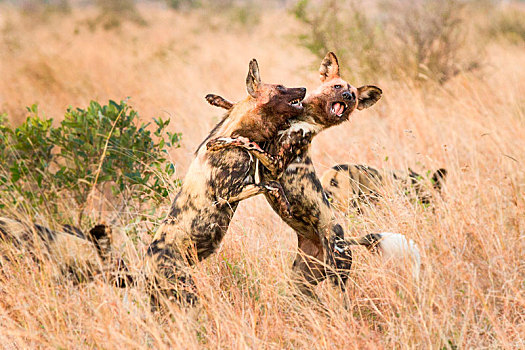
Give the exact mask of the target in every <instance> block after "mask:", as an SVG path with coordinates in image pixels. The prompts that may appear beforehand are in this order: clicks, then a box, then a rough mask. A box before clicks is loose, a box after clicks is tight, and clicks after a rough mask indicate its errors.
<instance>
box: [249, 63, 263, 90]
mask: <svg viewBox="0 0 525 350" xmlns="http://www.w3.org/2000/svg"><path fill="white" fill-rule="evenodd" d="M260 84H261V76H260V75H259V65H258V64H257V60H255V58H254V59H252V60H251V61H250V69H249V70H248V76H247V77H246V89H247V90H248V93H249V94H250V95H251V96H252V97H256V96H257V89H258V88H259V85H260Z"/></svg>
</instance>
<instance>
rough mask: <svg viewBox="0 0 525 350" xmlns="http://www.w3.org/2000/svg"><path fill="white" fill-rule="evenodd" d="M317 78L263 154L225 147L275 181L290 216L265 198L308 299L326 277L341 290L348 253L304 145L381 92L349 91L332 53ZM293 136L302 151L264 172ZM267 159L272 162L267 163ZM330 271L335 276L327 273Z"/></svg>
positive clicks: (212, 98) (215, 98)
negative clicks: (301, 108)
mask: <svg viewBox="0 0 525 350" xmlns="http://www.w3.org/2000/svg"><path fill="white" fill-rule="evenodd" d="M319 73H320V78H321V82H322V84H321V86H319V87H318V88H317V89H316V90H315V91H314V92H312V93H310V94H309V95H308V96H307V97H306V99H305V101H304V105H305V112H304V113H303V114H301V115H300V116H298V117H297V118H295V119H294V120H293V121H292V122H291V126H290V128H288V129H287V130H284V131H282V132H280V133H279V136H278V137H276V138H275V139H273V140H271V141H270V142H267V143H266V144H265V146H264V147H263V148H264V149H265V151H267V153H263V152H261V150H258V149H254V146H253V145H252V144H248V145H245V146H243V145H242V142H240V143H239V142H235V141H232V142H231V143H230V144H231V145H232V146H238V147H245V148H246V149H249V150H250V152H251V153H252V154H253V155H254V156H255V157H258V159H259V160H260V161H261V163H262V164H263V165H264V167H261V173H262V174H261V175H262V179H263V180H265V181H268V180H273V181H275V180H277V181H279V183H280V184H281V186H282V188H283V189H284V193H285V195H286V198H287V199H288V201H289V203H290V206H291V213H292V215H291V216H288V215H286V213H284V212H283V211H282V210H281V209H280V206H279V204H278V202H276V201H275V199H273V198H271V197H270V196H266V198H267V200H268V202H269V203H270V205H271V206H272V208H273V209H274V210H275V211H276V212H277V213H278V214H279V215H280V216H281V218H282V219H283V220H284V221H285V222H286V223H287V224H288V225H289V226H291V227H292V228H293V229H294V230H295V231H296V233H297V237H298V243H299V252H298V254H297V257H296V259H295V261H294V264H293V269H294V271H296V272H297V274H298V275H299V276H300V281H299V284H298V286H299V289H300V290H301V291H302V292H303V293H305V294H307V295H311V296H314V295H315V294H314V293H313V291H312V289H311V287H312V285H315V284H317V283H319V282H320V281H322V280H323V279H325V278H326V277H327V272H328V276H330V277H331V280H332V282H334V283H336V284H338V285H339V286H340V287H341V288H344V283H345V280H346V278H347V277H346V273H347V272H346V271H347V270H349V268H350V265H351V252H350V250H349V249H348V245H347V244H345V241H344V232H343V228H342V227H341V226H340V225H338V224H336V223H335V221H334V215H333V212H332V209H331V206H330V203H329V202H328V199H327V197H326V195H325V194H324V192H323V188H322V186H321V182H320V180H319V178H318V177H317V175H316V173H315V169H314V166H313V164H312V160H311V158H310V154H309V144H310V142H311V140H312V138H313V137H314V136H315V135H317V134H318V133H319V132H321V131H322V130H324V129H326V128H329V127H331V126H335V125H338V124H341V123H342V122H344V121H346V120H348V119H349V117H350V114H351V113H352V112H353V111H354V110H355V109H359V110H361V109H364V108H368V107H370V106H372V105H373V104H374V103H375V102H377V101H378V100H379V99H380V97H381V93H382V91H381V89H379V88H378V87H375V86H367V85H365V86H362V87H360V88H355V87H353V86H351V85H350V84H349V83H347V82H346V81H345V80H343V79H342V78H341V77H340V76H339V64H338V61H337V58H336V56H335V54H333V53H332V52H330V53H328V54H327V55H326V57H325V58H324V59H323V61H322V63H321V66H320V68H319ZM207 99H208V102H210V103H212V104H214V105H217V106H219V107H223V108H228V107H229V106H230V105H231V104H229V103H228V102H227V101H226V100H224V99H222V98H221V97H219V96H213V95H209V96H208V97H207ZM297 131H301V133H302V134H303V138H304V140H306V142H307V144H308V147H306V148H303V149H301V151H300V153H298V154H294V159H293V161H292V162H291V163H290V164H288V165H286V164H285V170H284V172H280V171H274V172H272V171H270V170H271V169H272V166H271V164H272V163H279V162H278V161H276V159H278V158H279V156H281V155H282V154H283V152H282V148H281V145H282V144H286V141H284V140H286V139H287V138H289V136H290V135H291V134H292V133H294V134H295V133H296V132H297ZM304 140H303V142H305V141H304ZM227 144H228V143H227V142H223V143H222V144H220V145H218V146H217V145H215V144H212V145H211V149H221V148H223V147H226V146H227ZM272 155H273V156H275V155H278V157H274V158H273V159H272ZM275 158H276V159H275ZM281 165H282V162H281ZM323 262H324V263H326V264H323ZM326 265H328V266H330V267H331V268H329V269H327V270H328V271H327V270H326V269H325V266H326ZM334 270H335V271H336V272H337V273H336V274H334V273H332V272H333V271H334ZM305 282H306V283H305Z"/></svg>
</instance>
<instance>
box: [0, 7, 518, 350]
mask: <svg viewBox="0 0 525 350" xmlns="http://www.w3.org/2000/svg"><path fill="white" fill-rule="evenodd" d="M328 51H334V52H335V53H336V54H337V55H338V57H339V59H340V61H339V64H340V66H341V68H342V72H341V74H342V76H343V77H344V78H345V79H346V80H347V81H349V82H351V83H352V84H353V85H354V86H361V85H365V84H373V85H377V86H379V87H381V89H382V90H383V97H382V98H381V100H379V101H378V102H377V104H376V105H374V106H373V107H371V108H369V109H366V110H363V111H356V112H355V113H353V114H352V116H351V118H350V121H349V122H346V123H344V124H342V125H340V126H336V127H333V128H331V129H329V130H326V131H324V132H322V133H321V134H320V135H319V136H317V137H316V138H315V139H314V141H313V145H312V154H313V161H314V164H315V168H316V171H317V173H318V175H319V176H320V175H321V174H322V173H323V172H324V171H325V170H327V169H328V168H330V167H331V166H332V165H334V164H337V163H355V164H366V165H369V166H372V167H374V168H378V169H392V170H393V169H401V170H406V169H407V168H409V167H410V168H411V169H413V170H414V171H417V172H418V173H420V174H422V175H423V177H426V176H428V174H430V173H432V172H433V171H435V170H436V169H438V168H446V169H447V170H448V174H447V178H446V185H445V187H444V188H443V191H442V194H441V195H439V194H437V193H434V194H433V198H434V199H433V201H432V203H431V204H430V205H421V204H420V203H415V202H414V201H413V200H411V199H410V196H405V195H404V193H403V192H404V190H403V189H400V188H397V187H396V186H393V185H392V186H386V187H385V188H384V190H383V192H382V198H381V200H380V203H378V204H375V205H371V206H368V207H367V208H365V209H364V210H363V211H362V212H361V213H358V212H355V211H354V212H352V211H351V212H350V213H347V214H346V215H343V214H342V213H340V214H339V215H338V216H339V220H340V222H341V223H343V224H344V225H343V226H344V228H345V234H346V235H347V236H348V237H352V236H361V235H363V234H366V233H371V232H384V231H391V232H399V233H402V234H404V235H406V236H407V237H408V238H410V239H413V240H414V241H415V242H416V243H417V244H418V245H419V247H420V250H421V262H422V266H421V276H420V279H419V281H418V282H416V281H414V280H413V279H411V278H410V277H409V275H408V274H406V273H404V271H402V270H400V269H398V268H394V267H393V266H390V265H385V264H383V263H381V260H380V259H379V258H378V257H377V256H375V255H372V254H370V253H369V252H368V251H366V250H365V249H363V248H361V247H356V248H355V249H354V250H353V254H354V263H353V266H352V274H351V279H350V281H349V283H348V286H347V291H346V292H345V293H344V294H343V293H341V292H340V291H338V290H337V289H335V288H334V287H333V286H331V285H330V283H328V282H324V283H322V284H320V285H319V286H318V287H317V288H316V291H317V293H318V295H319V298H320V302H315V301H313V300H311V299H308V298H306V297H304V298H302V297H297V296H296V295H295V294H294V293H293V286H292V285H291V284H290V275H291V264H292V262H293V260H294V257H295V254H296V249H297V238H296V235H295V233H294V232H293V230H292V229H291V228H289V227H288V226H287V225H286V224H285V223H284V222H282V221H281V219H280V218H279V217H278V216H277V215H276V214H275V213H274V212H273V211H272V209H271V208H270V206H269V205H268V204H267V203H266V200H265V199H264V198H263V197H262V196H259V197H256V198H252V199H249V200H246V201H243V202H242V203H241V204H240V206H239V209H238V210H237V213H236V214H235V217H234V219H233V221H232V223H231V225H230V228H229V231H228V234H227V235H226V237H225V238H224V240H223V243H222V245H221V247H220V248H219V250H218V251H217V253H216V254H214V255H212V256H211V257H210V258H208V259H206V260H204V261H203V262H201V263H199V264H197V265H196V266H195V267H194V268H193V273H194V279H195V282H196V285H197V288H198V293H199V297H200V300H201V302H200V305H199V306H198V307H196V308H184V307H180V306H178V305H177V304H176V303H172V304H171V305H170V307H169V310H167V312H159V311H156V310H152V309H151V308H150V304H149V301H148V295H147V293H146V291H145V289H144V281H141V280H140V279H139V280H138V281H137V283H136V284H135V285H133V286H131V287H128V288H117V287H114V286H113V285H112V284H111V283H107V278H106V276H104V275H99V276H96V277H95V279H94V280H93V281H88V282H85V283H80V284H76V283H73V282H72V281H71V280H70V279H68V278H67V277H65V276H59V275H57V274H56V266H54V264H53V263H51V262H49V263H48V262H46V260H45V259H44V260H40V261H39V263H36V262H35V260H34V259H33V258H32V255H33V254H38V252H36V253H34V252H33V253H31V254H30V253H29V252H28V251H27V249H25V250H24V248H20V247H16V248H15V247H11V246H9V244H7V243H6V242H3V243H2V244H1V247H2V248H1V249H2V252H3V256H2V257H1V258H0V348H5V349H26V348H45V349H47V348H60V349H77V348H81V349H83V348H97V349H98V348H101V349H114V348H154V349H157V348H175V349H201V348H210V349H222V348H224V349H283V348H284V349H296V348H297V349H382V348H395V349H398V348H403V349H404V348H410V349H520V348H524V347H525V171H524V170H523V164H525V152H524V150H525V97H524V96H525V66H524V62H525V6H524V4H523V3H520V2H501V3H500V2H497V1H493V2H491V1H454V0H450V1H437V0H419V1H414V2H408V1H401V0H399V1H397V0H388V1H370V2H368V1H367V2H358V1H355V2H354V1H337V2H336V1H299V2H295V1H275V2H272V1H270V2H265V3H264V4H262V3H256V2H245V1H238V2H236V1H220V2H206V1H203V2H200V3H199V4H196V2H194V1H166V2H162V1H140V2H138V3H136V4H135V3H133V2H132V1H126V0H114V1H98V2H97V1H94V2H89V1H78V2H76V1H69V2H68V1H47V2H40V1H19V2H17V1H7V2H5V1H4V2H1V1H0V115H2V118H1V121H2V128H1V129H0V130H1V131H2V139H0V141H5V140H6V139H7V135H8V131H6V129H5V127H4V126H8V127H9V128H10V129H11V130H14V129H16V128H17V127H18V128H20V127H21V126H23V125H25V126H27V125H28V124H27V122H26V124H24V122H25V121H26V118H28V117H29V118H30V119H31V118H33V119H31V120H32V123H33V124H34V123H35V120H37V119H35V116H36V115H38V118H40V119H38V120H47V119H49V118H52V119H53V120H52V121H51V122H49V124H48V126H47V127H48V128H53V127H54V128H58V127H59V126H60V125H63V124H61V122H62V121H63V120H64V118H65V116H66V117H67V116H68V115H71V113H70V112H66V111H67V110H68V108H69V107H70V106H71V107H72V108H73V109H72V110H74V109H75V108H81V109H84V110H85V109H86V108H87V107H88V106H89V105H90V101H98V103H100V105H108V103H109V102H108V101H109V100H113V101H116V102H115V104H119V102H120V101H121V100H126V99H127V102H126V103H127V105H128V106H130V108H132V109H133V110H134V111H136V112H137V113H138V116H137V120H138V123H151V124H150V125H148V126H146V127H145V129H144V130H150V131H151V135H150V136H151V138H152V139H153V141H152V142H154V143H155V144H156V145H157V146H159V147H158V148H163V149H165V150H166V151H167V153H162V154H163V155H162V156H160V155H159V157H158V161H157V163H151V164H154V165H151V166H150V163H147V164H146V162H147V161H146V160H143V158H140V157H141V156H139V155H136V154H139V153H133V156H132V157H131V158H130V159H131V163H125V162H123V163H122V164H124V165H126V166H129V168H130V169H132V170H133V169H135V170H136V171H137V172H139V174H138V175H137V174H133V171H131V170H130V174H132V175H126V176H128V177H127V178H126V179H128V178H131V177H133V176H138V179H139V178H140V176H141V174H142V175H143V174H144V171H146V170H144V171H138V170H137V169H147V170H148V171H149V172H150V173H151V176H150V177H149V178H148V179H146V180H140V179H139V180H137V181H138V182H140V181H143V182H144V183H142V185H144V184H150V187H147V186H146V187H144V186H143V187H141V186H142V185H141V186H139V185H137V184H136V183H134V184H130V182H129V181H128V180H122V181H121V182H119V184H121V185H119V186H121V187H119V188H118V189H117V190H116V189H115V186H112V185H114V184H115V183H117V182H115V180H114V179H113V178H111V177H106V176H105V174H106V172H107V173H108V174H110V171H111V170H112V169H113V170H115V168H119V167H118V166H112V165H111V164H109V165H105V164H106V163H105V161H106V160H107V159H113V158H112V157H120V156H122V157H124V156H127V155H129V154H128V153H127V151H126V150H120V151H119V150H115V149H113V148H111V147H112V143H111V142H109V141H108V142H106V140H109V139H110V137H109V136H107V138H106V137H105V136H104V137H103V138H102V139H101V143H100V147H98V148H97V150H95V151H97V152H98V151H100V150H101V149H104V152H100V153H96V152H95V151H93V152H94V153H93V154H94V156H93V157H91V158H82V159H89V161H84V162H83V164H76V165H74V166H77V167H82V166H84V167H85V174H88V175H85V174H84V175H85V176H84V175H83V176H84V177H82V178H81V179H80V178H78V179H77V178H73V180H72V178H71V176H72V175H71V174H70V173H64V172H60V171H59V170H60V168H61V167H62V166H64V167H65V168H67V167H73V165H72V164H74V163H75V161H74V159H73V158H74V157H73V158H67V157H66V158H64V159H66V160H65V161H63V162H62V163H60V162H58V163H56V164H53V165H49V164H47V163H46V162H43V161H42V162H40V160H42V159H44V158H45V157H49V159H51V158H52V157H55V156H57V155H58V154H65V153H61V152H64V150H65V151H67V150H68V147H70V146H67V145H65V144H60V145H59V146H57V147H55V148H53V151H49V152H47V151H46V152H47V153H46V152H40V151H42V147H41V145H42V144H44V143H45V142H43V141H42V138H45V137H47V136H45V137H44V136H42V135H44V134H45V132H44V134H42V135H40V134H39V135H40V136H35V135H33V136H32V138H31V139H30V141H29V143H27V142H26V143H24V146H23V147H22V146H20V145H19V146H20V147H19V146H13V144H9V142H4V143H0V145H1V146H2V147H3V149H2V152H3V153H2V154H0V159H2V162H3V163H2V164H0V215H1V216H4V217H16V218H18V219H20V220H24V221H32V222H36V223H39V224H43V225H46V226H49V227H56V226H57V225H58V224H59V223H61V224H63V223H69V224H74V225H78V226H80V227H81V228H82V229H84V230H85V229H88V228H89V227H90V226H91V225H93V224H94V223H97V222H101V221H104V222H106V223H108V224H110V225H111V227H112V228H113V236H114V244H113V249H114V251H115V254H117V255H118V256H120V257H122V258H123V259H124V260H125V261H126V263H127V264H128V268H129V270H130V271H131V272H137V271H141V269H142V265H143V260H144V259H143V258H144V255H145V253H146V248H147V246H148V244H149V242H150V241H151V237H152V234H153V233H154V231H155V228H156V227H157V225H158V224H159V222H160V221H161V220H162V219H163V218H164V216H165V215H166V214H167V212H168V210H169V206H170V203H171V201H172V200H173V199H174V197H175V195H176V193H177V188H178V186H179V185H180V180H182V179H183V178H184V175H185V173H186V170H187V169H188V166H189V164H190V162H191V161H192V159H193V157H194V151H195V149H196V148H197V147H198V145H199V144H200V143H201V142H202V140H203V139H204V138H205V137H206V136H207V135H208V133H209V131H210V130H211V129H212V128H213V126H214V125H215V124H216V123H217V122H218V121H219V120H220V118H221V116H222V114H223V112H222V111H221V110H219V109H218V108H216V107H212V106H210V105H208V104H207V103H206V101H205V99H204V96H205V95H206V94H208V93H218V94H220V95H222V96H224V97H226V98H228V99H230V100H232V101H239V100H241V99H244V98H245V96H246V85H245V79H246V73H247V71H248V62H249V61H250V59H252V58H257V60H258V62H259V66H260V72H261V77H262V80H263V81H265V82H271V83H281V84H283V85H285V86H287V87H296V86H305V87H306V88H307V89H308V90H313V89H315V88H316V87H317V86H318V85H319V84H320V83H319V73H318V67H319V64H320V62H321V60H322V58H323V57H324V55H325V54H326V52H328ZM128 98H129V99H128ZM34 104H36V105H37V106H38V107H36V105H35V106H33V105H34ZM31 106H33V108H31ZM26 107H30V108H29V109H27V108H26ZM70 111H71V110H70ZM68 113H69V114H68ZM93 115H97V116H98V115H99V114H96V113H95V114H93ZM117 118H120V117H118V116H117ZM154 118H155V120H157V122H158V120H159V118H161V120H163V121H166V120H169V121H170V122H169V125H167V126H164V128H163V129H162V135H161V133H156V134H155V133H154V131H155V130H156V127H157V126H158V124H156V123H155V121H154ZM95 119H96V118H95ZM33 124H31V125H33ZM110 129H111V130H110ZM117 129H118V128H113V129H112V128H111V125H110V127H109V128H108V132H109V133H110V134H111V135H114V134H115V132H117V131H118V132H120V133H122V134H117V136H118V137H117V138H120V139H122V140H123V139H125V137H124V136H122V135H124V131H123V130H117ZM24 130H26V131H27V129H24ZM24 130H21V131H20V130H19V132H18V134H19V135H22V136H23V135H25V134H24V132H25V131H24ZM85 133H86V134H88V131H87V130H86V132H85ZM168 133H169V134H168ZM179 133H180V134H179ZM15 134H16V133H15ZM46 135H47V134H46ZM108 135H109V134H108ZM169 135H171V136H169ZM174 135H175V136H174ZM58 136H59V135H58V134H57V135H55V136H54V137H56V138H57V139H58ZM161 136H162V137H164V136H165V137H166V139H170V140H171V142H169V145H166V144H162V145H159V144H158V140H159V137H161ZM134 137H135V136H132V137H131V138H130V139H131V141H129V142H132V140H133V138H134ZM11 139H12V140H14V137H13V138H11ZM63 139H64V138H63ZM63 139H61V140H63ZM18 140H19V141H20V140H22V141H24V140H25V139H24V138H23V137H19V138H18ZM46 140H47V139H46ZM126 140H127V139H126ZM22 141H21V142H22ZM46 142H47V141H46ZM46 145H47V146H49V144H46ZM10 147H11V148H10ZM34 147H37V148H38V152H37V151H35V150H34ZM137 147H138V146H137ZM70 148H71V149H69V151H71V152H72V153H69V154H75V152H80V150H82V151H83V150H84V148H82V149H81V148H80V146H78V147H70ZM13 150H15V151H16V152H15V151H13ZM9 152H11V153H9ZM119 152H120V153H119ZM4 153H5V154H8V153H9V154H11V155H12V154H15V155H16V156H14V158H13V156H9V157H11V158H9V157H8V156H5V157H4V156H3V154H4ZM150 154H156V153H154V152H153V151H151V152H150ZM159 154H160V153H159ZM2 157H3V158H2ZM24 157H26V158H24ZM8 159H11V160H9V162H8ZM12 159H15V160H17V162H14V163H13V161H12ZM24 159H25V160H24ZM45 159H47V158H45ZM79 159H80V158H79ZM115 159H117V158H115ZM144 159H145V158H144ZM21 160H24V162H25V163H23V162H21ZM133 161H134V162H135V163H133ZM44 163H45V164H44ZM13 164H15V165H16V166H14V165H13ZM21 164H26V165H28V166H27V168H26V169H25V170H24V171H22V170H20V169H19V168H17V166H20V165H21ZM35 164H36V165H35ZM115 164H117V161H116V160H115ZM119 164H120V163H119ZM124 165H123V166H124ZM153 166H154V169H153V168H152V167H153ZM83 169H84V168H83ZM152 169H153V170H152ZM116 172H117V174H116V175H115V174H113V175H115V176H117V175H118V169H117V170H116ZM68 174H69V175H68ZM93 174H96V175H95V176H94V175H93ZM110 175H111V174H110ZM68 176H69V177H68ZM108 176H109V175H108ZM155 179H157V180H159V181H157V182H156V183H155V185H154V186H151V183H153V182H154V181H155ZM119 181H120V180H119ZM126 181H128V182H126ZM75 186H76V187H75ZM112 187H114V188H113V189H112ZM117 187H118V186H117ZM141 188H146V189H144V190H141ZM82 191H83V192H82ZM137 191H139V193H138V194H137ZM141 191H142V192H141ZM148 191H154V193H158V195H152V194H151V193H153V192H148ZM31 193H33V194H31ZM35 193H36V194H35ZM79 193H82V195H79ZM146 194H147V195H146Z"/></svg>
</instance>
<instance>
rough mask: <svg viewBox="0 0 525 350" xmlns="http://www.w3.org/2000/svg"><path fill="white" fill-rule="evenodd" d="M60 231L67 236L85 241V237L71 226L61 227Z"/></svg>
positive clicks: (76, 228)
mask: <svg viewBox="0 0 525 350" xmlns="http://www.w3.org/2000/svg"><path fill="white" fill-rule="evenodd" d="M62 230H63V231H64V233H67V234H68V235H71V236H75V237H78V238H82V239H86V235H85V234H84V232H82V230H81V229H79V228H78V227H75V226H71V225H64V226H62Z"/></svg>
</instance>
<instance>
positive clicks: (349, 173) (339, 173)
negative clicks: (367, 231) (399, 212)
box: [321, 164, 447, 212]
mask: <svg viewBox="0 0 525 350" xmlns="http://www.w3.org/2000/svg"><path fill="white" fill-rule="evenodd" d="M446 175H447V170H446V169H443V168H441V169H438V170H437V171H436V172H435V173H434V174H433V175H432V177H431V179H430V182H431V184H432V187H433V188H434V190H435V191H437V192H440V191H441V188H442V187H443V184H444V182H445V177H446ZM388 181H394V182H396V183H399V184H400V185H402V186H403V189H404V191H405V192H406V193H410V192H413V193H414V195H415V197H416V198H415V199H417V200H419V201H420V202H421V203H422V204H429V203H430V201H431V199H432V195H431V193H430V191H429V189H428V188H426V186H425V184H424V183H423V178H422V176H420V175H419V174H418V173H416V172H414V171H412V170H411V169H408V173H406V174H405V173H402V172H399V171H388V170H376V169H374V168H372V167H369V166H366V165H359V164H338V165H334V166H333V167H332V168H331V169H328V170H327V171H325V172H324V173H323V176H321V184H322V185H323V189H324V190H325V192H326V195H327V196H328V198H329V199H330V201H331V203H332V205H333V206H334V207H335V208H336V209H338V210H340V211H342V212H346V211H347V210H349V208H355V209H357V210H358V211H360V210H361V206H362V205H365V204H368V203H374V202H377V201H378V199H379V197H380V193H381V187H382V186H384V185H385V184H386V183H388Z"/></svg>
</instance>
